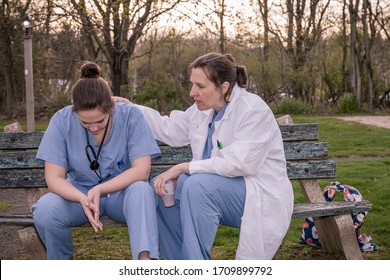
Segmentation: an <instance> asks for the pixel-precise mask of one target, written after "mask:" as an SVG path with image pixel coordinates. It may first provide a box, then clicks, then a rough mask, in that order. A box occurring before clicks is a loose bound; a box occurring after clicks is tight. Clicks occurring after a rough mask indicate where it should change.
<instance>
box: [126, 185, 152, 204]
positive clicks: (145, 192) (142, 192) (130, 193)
mask: <svg viewBox="0 0 390 280" xmlns="http://www.w3.org/2000/svg"><path fill="white" fill-rule="evenodd" d="M153 190H154V188H151V185H149V183H148V182H144V181H137V182H134V183H132V184H131V185H130V186H128V187H127V188H126V189H125V190H124V192H125V200H129V199H130V200H131V199H139V198H141V197H154V193H153Z"/></svg>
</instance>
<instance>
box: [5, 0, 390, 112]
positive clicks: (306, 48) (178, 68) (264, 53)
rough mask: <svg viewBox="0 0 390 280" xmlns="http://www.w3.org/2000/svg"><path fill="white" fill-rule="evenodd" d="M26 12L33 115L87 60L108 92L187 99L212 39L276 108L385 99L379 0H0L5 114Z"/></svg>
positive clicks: (14, 98)
mask: <svg viewBox="0 0 390 280" xmlns="http://www.w3.org/2000/svg"><path fill="white" fill-rule="evenodd" d="M26 14H28V15H29V16H30V18H32V20H33V21H32V30H33V31H32V34H33V64H34V93H35V108H36V114H37V115H38V116H42V117H47V116H50V115H51V114H52V113H53V112H54V111H55V110H57V109H58V108H60V107H62V106H64V105H66V104H69V102H70V100H69V91H70V88H71V85H72V84H73V82H74V81H75V80H76V79H77V78H78V72H77V70H78V69H79V66H80V64H81V63H82V62H83V61H85V60H91V61H96V62H98V63H99V64H100V65H101V66H102V67H103V69H104V75H105V78H106V80H108V81H109V82H110V84H111V87H112V90H113V92H114V94H115V95H120V96H125V97H127V98H129V99H132V100H135V101H136V102H139V103H143V104H147V105H149V106H152V107H154V108H156V109H159V110H160V111H166V112H167V111H170V110H172V109H175V108H180V109H183V108H186V107H188V106H189V105H190V104H191V103H192V102H191V100H190V98H189V96H188V90H189V88H190V84H189V81H188V73H187V65H188V64H189V63H190V62H191V61H193V59H195V58H196V57H197V56H199V55H202V54H204V53H207V52H211V51H218V52H222V53H232V54H233V55H234V56H235V57H236V58H237V60H238V63H240V64H244V65H246V66H247V69H248V71H249V74H250V84H249V87H250V90H251V91H252V92H254V93H256V94H258V95H260V96H261V97H262V98H263V99H264V100H266V101H267V102H268V103H269V104H270V105H271V106H272V107H273V108H274V110H276V111H278V110H288V109H289V110H296V112H301V111H308V112H312V113H314V112H318V113H321V112H324V111H325V110H326V111H329V110H331V111H334V110H335V108H338V109H340V108H342V111H343V112H352V111H358V110H359V111H374V110H386V109H387V110H388V109H389V108H390V83H389V81H390V61H389V60H390V1H387V0H386V1H383V0H332V1H331V0H286V1H276V0H274V1H271V0H243V1H232V0H212V1H206V0H138V1H130V0H108V1H107V0H24V1H22V0H1V2H0V112H1V115H5V116H7V117H16V116H23V114H25V105H24V102H25V87H24V69H23V68H24V62H23V28H22V25H21V22H22V18H23V16H25V15H26ZM340 106H341V107H340ZM292 113H294V112H292Z"/></svg>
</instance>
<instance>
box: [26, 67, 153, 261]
mask: <svg viewBox="0 0 390 280" xmlns="http://www.w3.org/2000/svg"><path fill="white" fill-rule="evenodd" d="M100 75H101V69H100V67H99V66H98V65H97V64H95V63H92V62H87V63H85V64H83V65H82V67H81V78H80V80H79V81H78V82H77V83H76V84H75V85H74V87H73V90H72V103H73V104H72V105H71V106H67V107H65V108H63V109H61V110H59V111H58V112H56V113H55V115H54V116H53V117H52V119H51V121H50V124H49V126H48V128H47V130H46V132H45V134H44V136H43V139H42V142H41V144H40V146H39V150H38V152H37V158H38V159H41V160H43V161H45V179H46V182H47V185H48V189H49V193H48V194H46V195H44V196H43V197H42V198H40V199H39V201H38V202H37V203H35V204H34V205H33V208H32V212H33V217H34V223H35V226H36V228H37V231H38V233H39V236H40V237H41V239H42V241H43V243H44V244H45V246H46V249H47V257H48V259H71V258H72V256H73V248H72V235H71V227H72V226H79V225H82V224H84V223H86V222H89V223H90V224H91V226H92V228H93V229H94V230H95V232H98V231H101V230H103V224H102V223H101V221H100V217H101V216H103V215H107V216H109V217H111V218H113V219H115V220H117V221H119V222H123V223H126V224H127V227H128V232H129V236H130V246H131V251H132V256H133V259H156V258H158V228H157V216H156V206H155V205H156V202H155V197H154V194H153V190H152V189H151V188H150V186H149V184H148V181H147V180H148V178H149V174H150V167H151V159H152V158H153V157H155V156H157V155H159V154H160V150H159V148H158V145H157V143H156V141H155V139H154V137H153V135H152V133H151V131H150V129H149V127H148V125H147V123H146V121H145V120H144V117H143V115H142V113H141V112H140V110H139V109H138V108H136V107H135V106H134V105H132V104H124V103H113V102H112V93H111V90H110V88H109V86H108V84H107V82H106V81H105V80H104V79H103V78H101V76H100Z"/></svg>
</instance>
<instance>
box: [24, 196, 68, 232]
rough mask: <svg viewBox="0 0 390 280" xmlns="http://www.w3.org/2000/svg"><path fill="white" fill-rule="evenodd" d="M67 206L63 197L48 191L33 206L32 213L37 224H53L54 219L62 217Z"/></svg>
mask: <svg viewBox="0 0 390 280" xmlns="http://www.w3.org/2000/svg"><path fill="white" fill-rule="evenodd" d="M63 207H66V206H65V205H64V203H63V199H62V198H61V197H60V196H58V195H57V194H54V193H48V194H45V195H44V196H42V197H41V198H40V199H39V200H38V201H37V202H36V203H35V204H34V205H33V206H32V209H31V210H32V215H33V218H34V222H35V223H36V224H37V225H42V226H44V225H48V224H52V223H53V220H55V219H58V218H59V217H61V213H64V211H63V210H64V208H63Z"/></svg>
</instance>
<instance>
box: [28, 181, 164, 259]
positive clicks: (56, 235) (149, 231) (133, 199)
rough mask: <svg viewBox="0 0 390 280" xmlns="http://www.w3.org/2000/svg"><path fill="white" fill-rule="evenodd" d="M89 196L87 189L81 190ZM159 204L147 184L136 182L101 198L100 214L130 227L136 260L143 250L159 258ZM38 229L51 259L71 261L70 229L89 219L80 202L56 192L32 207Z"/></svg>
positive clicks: (131, 244)
mask: <svg viewBox="0 0 390 280" xmlns="http://www.w3.org/2000/svg"><path fill="white" fill-rule="evenodd" d="M78 188H79V189H80V190H81V191H82V192H84V193H87V191H88V189H87V188H81V187H78ZM155 205H156V201H155V196H154V194H153V191H152V190H151V189H150V186H149V184H148V183H147V182H142V181H139V182H135V183H133V184H131V185H129V186H128V187H127V188H125V189H123V190H121V191H118V192H115V193H112V194H111V195H110V196H109V197H102V198H101V202H100V213H101V215H102V216H103V215H107V216H109V217H110V218H112V219H114V220H116V221H119V222H122V223H126V224H127V228H128V232H129V236H130V246H131V252H132V256H133V259H138V254H139V253H140V252H143V251H148V252H150V257H151V258H158V228H157V215H156V208H155ZM32 213H33V217H34V223H35V227H36V228H37V231H38V233H39V236H40V237H41V239H42V241H43V243H44V244H45V246H46V250H47V257H48V259H57V260H58V259H71V258H72V256H73V247H72V234H71V227H73V226H79V225H82V224H84V223H86V222H88V219H87V217H86V215H85V213H84V211H83V209H82V207H81V205H80V203H78V202H72V201H69V200H66V199H64V198H62V197H61V196H59V195H57V194H55V193H48V194H46V195H44V196H43V197H41V198H40V199H39V200H38V202H37V203H35V204H34V205H33V207H32Z"/></svg>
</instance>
